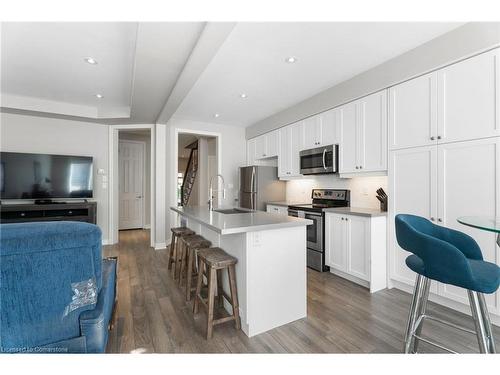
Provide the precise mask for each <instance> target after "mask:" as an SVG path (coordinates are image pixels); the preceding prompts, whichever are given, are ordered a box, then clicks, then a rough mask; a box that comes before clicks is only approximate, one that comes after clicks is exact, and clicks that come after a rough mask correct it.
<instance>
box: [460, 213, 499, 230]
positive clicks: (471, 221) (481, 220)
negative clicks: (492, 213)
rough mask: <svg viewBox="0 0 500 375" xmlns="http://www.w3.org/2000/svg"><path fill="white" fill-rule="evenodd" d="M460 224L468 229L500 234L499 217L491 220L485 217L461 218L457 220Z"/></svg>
mask: <svg viewBox="0 0 500 375" xmlns="http://www.w3.org/2000/svg"><path fill="white" fill-rule="evenodd" d="M457 221H458V222H459V223H460V224H464V225H468V226H469V227H473V228H478V229H483V230H487V231H490V232H495V233H500V217H497V218H491V217H487V216H461V217H459V218H458V219H457Z"/></svg>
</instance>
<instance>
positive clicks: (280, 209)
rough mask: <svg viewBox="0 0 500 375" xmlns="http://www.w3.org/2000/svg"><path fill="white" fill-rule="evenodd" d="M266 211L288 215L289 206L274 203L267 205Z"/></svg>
mask: <svg viewBox="0 0 500 375" xmlns="http://www.w3.org/2000/svg"><path fill="white" fill-rule="evenodd" d="M266 212H268V213H270V214H277V215H284V216H288V207H287V206H278V205H274V204H268V205H267V206H266Z"/></svg>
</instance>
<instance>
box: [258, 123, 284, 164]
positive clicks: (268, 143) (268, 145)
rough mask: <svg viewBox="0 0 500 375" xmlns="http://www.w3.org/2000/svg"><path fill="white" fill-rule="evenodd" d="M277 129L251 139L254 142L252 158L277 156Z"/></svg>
mask: <svg viewBox="0 0 500 375" xmlns="http://www.w3.org/2000/svg"><path fill="white" fill-rule="evenodd" d="M278 132H279V131H278V130H274V131H272V132H269V133H266V134H263V135H259V136H258V137H255V138H253V139H252V140H253V141H254V143H255V148H254V150H255V151H254V152H255V154H254V159H255V160H259V159H267V158H272V157H276V156H278V149H279V139H278Z"/></svg>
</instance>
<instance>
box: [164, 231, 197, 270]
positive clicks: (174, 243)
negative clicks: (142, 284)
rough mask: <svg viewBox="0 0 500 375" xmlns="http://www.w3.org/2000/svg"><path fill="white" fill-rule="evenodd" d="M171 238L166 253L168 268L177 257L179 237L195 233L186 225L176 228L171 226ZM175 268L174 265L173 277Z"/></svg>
mask: <svg viewBox="0 0 500 375" xmlns="http://www.w3.org/2000/svg"><path fill="white" fill-rule="evenodd" d="M171 231H172V239H171V241H170V252H169V253H168V269H171V268H172V264H173V263H174V264H176V265H177V263H176V261H177V258H178V255H177V254H178V253H179V251H178V247H179V238H181V237H183V236H192V235H194V234H195V233H194V232H193V231H192V230H191V229H189V228H186V227H178V228H172V229H171ZM176 268H177V266H176V267H174V277H175V269H176Z"/></svg>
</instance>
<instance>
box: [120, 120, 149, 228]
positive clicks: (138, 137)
mask: <svg viewBox="0 0 500 375" xmlns="http://www.w3.org/2000/svg"><path fill="white" fill-rule="evenodd" d="M118 139H119V140H122V139H123V140H130V141H139V142H144V143H145V144H146V149H145V155H144V158H145V170H144V183H145V191H144V192H143V194H144V208H145V210H144V225H145V226H146V227H148V226H149V225H151V135H144V134H136V133H133V131H132V132H127V131H126V130H120V131H119V132H118Z"/></svg>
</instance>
